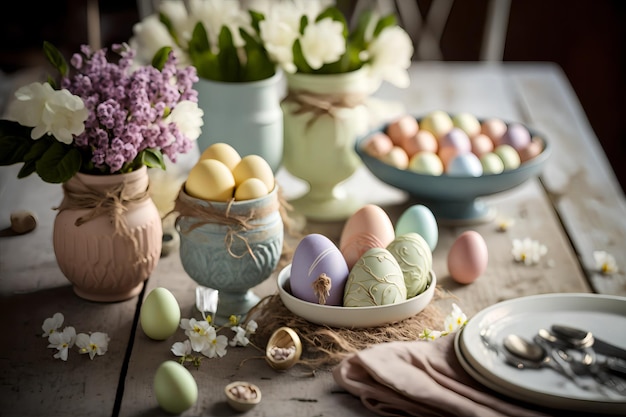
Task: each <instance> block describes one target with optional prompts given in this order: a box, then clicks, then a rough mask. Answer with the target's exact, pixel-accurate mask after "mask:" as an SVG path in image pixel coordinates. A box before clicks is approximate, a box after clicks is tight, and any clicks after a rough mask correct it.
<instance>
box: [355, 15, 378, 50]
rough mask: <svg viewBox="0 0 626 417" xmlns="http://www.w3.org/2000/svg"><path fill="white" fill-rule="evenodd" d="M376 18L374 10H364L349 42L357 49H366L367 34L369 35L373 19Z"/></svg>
mask: <svg viewBox="0 0 626 417" xmlns="http://www.w3.org/2000/svg"><path fill="white" fill-rule="evenodd" d="M373 18H374V12H373V11H372V10H369V9H368V10H364V11H363V12H362V13H361V14H360V15H359V19H358V21H357V25H356V27H355V28H354V30H353V31H352V34H351V35H350V37H349V41H350V42H351V43H352V44H353V45H354V46H355V47H356V48H359V49H361V50H363V49H365V34H366V33H367V29H368V28H369V27H370V25H371V24H372V19H373Z"/></svg>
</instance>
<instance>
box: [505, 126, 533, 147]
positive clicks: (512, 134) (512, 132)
mask: <svg viewBox="0 0 626 417" xmlns="http://www.w3.org/2000/svg"><path fill="white" fill-rule="evenodd" d="M500 143H504V144H507V145H511V146H512V147H513V148H515V149H516V150H518V151H519V150H521V149H524V148H526V147H527V146H528V145H529V144H530V132H528V129H526V127H524V126H523V125H521V124H519V123H511V124H510V125H509V127H508V128H507V130H506V133H505V134H504V135H502V140H501V141H500Z"/></svg>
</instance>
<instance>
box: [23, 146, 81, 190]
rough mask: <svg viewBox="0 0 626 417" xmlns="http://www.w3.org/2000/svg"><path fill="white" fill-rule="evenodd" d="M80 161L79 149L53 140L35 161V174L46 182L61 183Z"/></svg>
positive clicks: (69, 175)
mask: <svg viewBox="0 0 626 417" xmlns="http://www.w3.org/2000/svg"><path fill="white" fill-rule="evenodd" d="M81 162H82V157H81V155H80V151H79V150H78V149H76V148H74V147H72V146H70V145H65V144H63V143H61V142H54V143H53V144H52V145H51V146H50V147H49V148H48V150H47V151H46V152H45V153H44V154H43V155H42V157H41V158H40V159H39V161H37V162H36V165H35V166H36V169H37V174H39V176H40V177H41V179H43V180H44V181H46V182H51V183H62V182H66V181H67V180H69V179H70V178H72V177H73V176H74V175H76V173H77V172H78V170H79V169H80V165H81Z"/></svg>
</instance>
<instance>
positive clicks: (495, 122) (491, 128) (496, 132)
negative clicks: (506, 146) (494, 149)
mask: <svg viewBox="0 0 626 417" xmlns="http://www.w3.org/2000/svg"><path fill="white" fill-rule="evenodd" d="M480 127H481V133H483V134H485V135H487V136H488V137H489V138H491V140H492V141H493V143H494V146H498V145H499V144H500V140H501V139H502V135H504V133H505V132H506V123H504V121H502V120H500V119H496V118H491V119H487V120H485V121H484V122H482V123H481V125H480Z"/></svg>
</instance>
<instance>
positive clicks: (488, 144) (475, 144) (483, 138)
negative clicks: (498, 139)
mask: <svg viewBox="0 0 626 417" xmlns="http://www.w3.org/2000/svg"><path fill="white" fill-rule="evenodd" d="M470 140H471V142H472V152H473V153H474V154H475V155H476V156H478V157H479V158H480V157H481V156H483V155H484V154H486V153H489V152H492V151H493V142H492V141H491V138H490V137H489V136H487V135H484V134H482V133H480V134H478V135H476V136H474V137H473V138H472V139H470Z"/></svg>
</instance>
